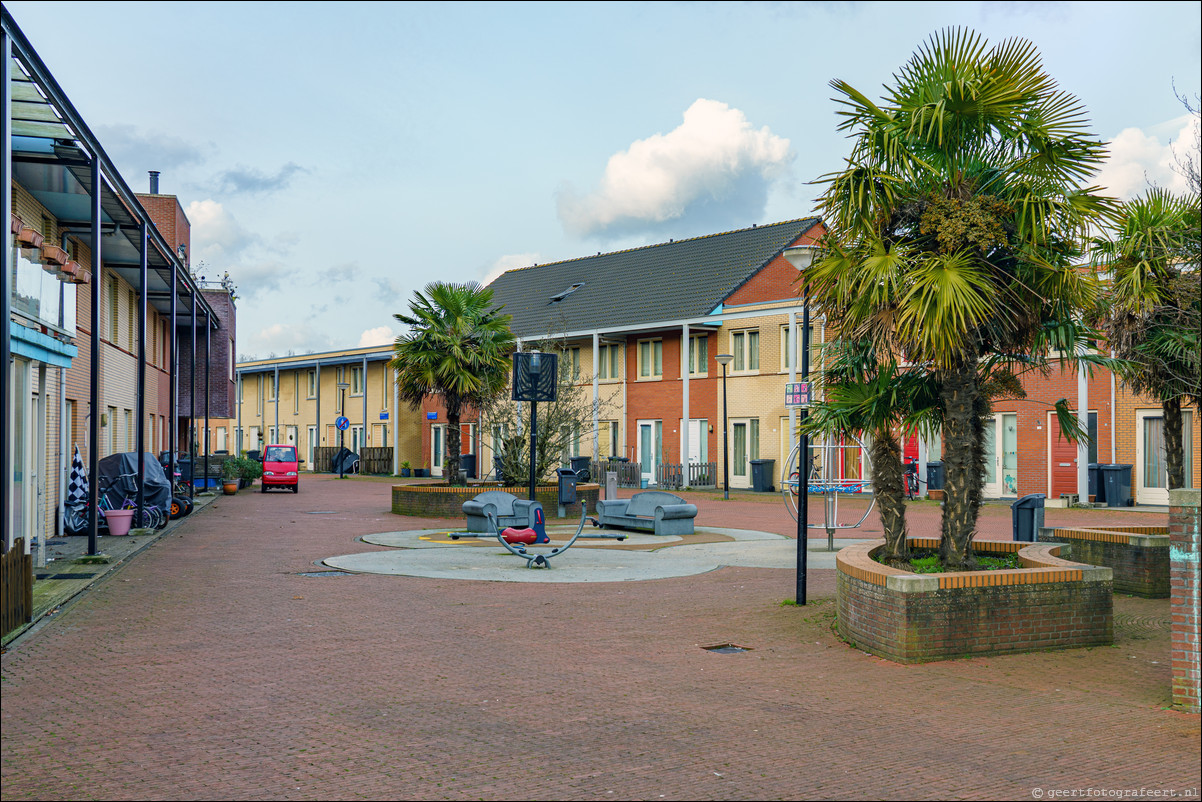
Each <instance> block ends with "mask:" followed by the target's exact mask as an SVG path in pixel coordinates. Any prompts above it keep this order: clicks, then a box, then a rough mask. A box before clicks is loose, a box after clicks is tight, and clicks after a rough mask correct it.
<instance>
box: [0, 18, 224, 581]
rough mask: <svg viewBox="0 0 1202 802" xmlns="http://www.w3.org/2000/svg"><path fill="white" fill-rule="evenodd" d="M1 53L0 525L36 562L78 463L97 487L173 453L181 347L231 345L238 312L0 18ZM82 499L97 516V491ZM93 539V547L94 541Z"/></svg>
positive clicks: (180, 233) (54, 530) (7, 541)
mask: <svg viewBox="0 0 1202 802" xmlns="http://www.w3.org/2000/svg"><path fill="white" fill-rule="evenodd" d="M0 49H2V50H3V53H0V70H2V72H3V75H2V76H0V92H2V94H3V97H2V103H0V121H2V125H0V127H2V131H0V144H3V146H4V147H3V156H2V157H0V170H2V176H0V180H2V181H3V183H4V185H5V186H6V187H7V191H6V192H4V193H3V197H2V200H3V204H4V212H3V216H4V217H7V218H8V219H9V220H10V233H9V243H8V247H6V248H5V249H4V270H3V290H2V292H0V298H2V300H3V304H4V312H3V318H4V319H6V327H5V328H4V330H3V332H2V333H0V364H2V365H5V366H7V367H6V370H4V371H0V378H2V379H3V385H2V386H0V403H2V404H3V410H2V413H0V420H2V421H3V422H4V425H3V426H0V501H2V502H3V503H2V504H0V508H2V511H0V523H2V525H3V544H4V548H5V549H6V550H7V549H9V548H11V547H12V545H13V543H14V542H15V541H16V540H17V539H18V538H22V539H24V542H25V544H26V548H27V549H30V550H33V549H34V545H35V544H37V545H38V546H44V544H45V541H46V539H47V538H49V537H51V536H54V535H55V534H58V533H59V532H60V531H61V530H60V526H61V519H62V515H61V509H62V505H63V502H64V500H65V495H66V485H67V479H68V476H69V469H70V461H71V457H72V454H73V452H74V450H75V448H76V447H78V448H79V450H80V453H81V457H82V458H83V460H84V462H85V464H86V465H87V466H88V468H89V474H90V475H91V476H95V475H96V467H97V463H98V461H99V459H100V458H101V457H103V456H106V455H108V454H113V453H118V452H129V451H142V452H154V451H158V450H169V449H170V445H171V443H172V442H173V440H174V435H175V432H176V431H177V429H176V425H175V420H176V417H177V413H178V407H177V406H176V405H175V404H174V403H173V401H174V399H175V398H176V387H177V385H178V372H177V370H176V363H175V361H174V360H173V353H175V352H176V351H178V350H179V348H180V341H181V337H180V334H181V332H187V333H188V334H191V332H193V331H195V332H197V334H193V335H191V336H192V337H193V338H195V339H196V340H197V341H201V340H204V339H206V334H205V332H206V331H207V332H208V334H207V339H208V341H209V342H212V341H213V338H214V336H219V335H215V332H218V331H219V330H223V329H222V327H223V326H224V327H226V328H228V330H229V331H230V332H231V333H230V338H231V339H232V324H233V306H232V299H230V298H229V297H228V293H215V294H217V295H224V301H223V302H222V304H224V305H225V308H223V309H222V313H223V314H224V315H225V316H226V317H225V320H224V321H223V320H222V318H221V317H220V316H219V314H218V309H217V308H215V306H214V304H213V303H211V302H210V300H209V299H208V298H206V297H205V294H204V293H203V292H202V291H201V288H200V287H199V286H198V284H197V282H196V281H195V280H194V278H193V277H192V276H191V275H190V274H189V272H188V270H187V266H186V262H185V259H186V250H187V247H188V232H187V227H186V222H187V221H186V217H184V216H183V212H182V208H180V207H179V203H178V201H176V200H175V199H174V198H171V199H170V204H169V205H170V206H171V209H172V215H173V217H175V218H177V219H178V221H179V222H181V225H178V226H174V227H173V228H172V237H171V239H170V240H168V239H167V238H166V237H165V236H164V235H163V233H162V232H161V231H160V230H159V229H158V227H157V224H159V223H160V222H163V216H162V215H157V216H156V215H155V214H151V213H150V212H148V211H147V208H146V207H145V206H143V204H142V202H141V198H145V197H148V196H145V195H143V196H139V195H138V194H137V193H135V192H133V191H132V190H131V189H130V188H129V185H128V184H127V183H126V181H125V179H124V178H123V177H122V176H121V174H120V173H119V172H118V171H117V170H116V168H115V167H114V166H113V164H112V162H111V160H110V159H109V158H108V156H107V155H106V154H105V152H104V149H103V147H102V145H101V143H100V142H99V141H98V140H97V139H96V137H95V136H94V135H93V134H92V133H91V131H90V129H89V128H88V126H87V124H86V123H85V122H84V120H83V119H82V118H81V117H80V115H79V113H78V112H77V111H76V109H75V108H74V106H73V105H72V104H71V102H70V100H69V99H68V98H67V97H66V95H65V94H64V93H63V91H62V89H61V87H59V86H58V84H57V82H56V81H55V80H54V77H53V76H52V75H51V74H50V72H49V70H48V69H47V68H46V66H45V64H44V63H43V62H42V61H41V59H40V58H39V57H38V55H37V53H36V51H35V50H34V48H33V46H32V44H31V43H30V42H29V41H28V40H27V39H26V38H25V36H24V34H23V33H22V32H21V31H20V28H19V27H18V26H17V25H16V22H15V21H14V20H13V18H12V16H11V15H10V14H9V12H8V9H7V8H5V9H4V10H3V32H2V34H0ZM174 222H176V221H173V224H174ZM222 304H218V306H222ZM214 353H215V352H214ZM206 358H207V352H206ZM187 364H189V365H191V364H192V361H191V360H190V359H189V360H188V362H187ZM196 364H197V365H201V364H205V365H207V364H208V363H207V362H204V363H202V362H200V361H198V362H196ZM206 372H211V367H210V368H208V369H206V370H198V371H197V373H198V374H204V373H206ZM229 392H230V394H232V390H231V391H229ZM90 489H91V492H92V493H93V501H94V495H95V492H96V490H97V488H96V485H95V483H92V486H91V488H90ZM90 534H91V539H92V542H93V543H94V542H95V535H96V530H95V528H94V527H93V528H92V530H91V533H90ZM35 553H38V554H39V559H40V557H41V556H44V551H43V550H41V549H39V550H38V551H37V552H35Z"/></svg>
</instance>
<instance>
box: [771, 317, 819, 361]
mask: <svg viewBox="0 0 1202 802" xmlns="http://www.w3.org/2000/svg"><path fill="white" fill-rule="evenodd" d="M801 330H802V325H801V322H800V321H798V323H797V339H798V340H801ZM780 342H781V348H780V372H781V373H788V372H789V366H790V365H791V364H792V361H793V354H794V352H796V351H797V350H799V349H798V348H797V346H798V345H800V343H798V344H796V345H795V344H794V343H792V342H790V341H789V326H788V324H785V325H783V326H781V327H780ZM821 352H822V327H821V326H810V372H811V373H813V372H816V371H817V370H818V369H819V366H820V363H819V361H818V357H819V355H820V354H821ZM797 370H798V371H800V370H801V363H800V362H798V363H797Z"/></svg>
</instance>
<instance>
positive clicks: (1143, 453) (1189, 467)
mask: <svg viewBox="0 0 1202 802" xmlns="http://www.w3.org/2000/svg"><path fill="white" fill-rule="evenodd" d="M1181 423H1182V428H1183V429H1184V432H1185V437H1184V438H1183V440H1184V442H1183V445H1184V446H1185V486H1186V487H1189V486H1190V485H1192V484H1193V481H1192V479H1193V456H1194V455H1193V450H1194V449H1193V439H1194V438H1193V428H1192V427H1193V414H1192V412H1191V410H1187V409H1183V410H1181ZM1133 473H1134V476H1132V477H1131V483H1132V484H1133V485H1135V487H1134V488H1133V489H1134V490H1135V498H1136V501H1138V502H1139V503H1140V504H1157V505H1167V504H1168V503H1169V470H1168V465H1167V463H1166V462H1165V455H1164V416H1163V413H1162V411H1161V410H1159V409H1141V410H1137V411H1136V413H1135V468H1134V471H1133Z"/></svg>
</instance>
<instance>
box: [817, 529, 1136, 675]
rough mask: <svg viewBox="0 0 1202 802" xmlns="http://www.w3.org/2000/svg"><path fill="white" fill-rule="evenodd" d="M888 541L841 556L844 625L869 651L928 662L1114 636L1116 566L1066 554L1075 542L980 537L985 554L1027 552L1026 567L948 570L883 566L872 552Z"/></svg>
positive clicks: (926, 544)
mask: <svg viewBox="0 0 1202 802" xmlns="http://www.w3.org/2000/svg"><path fill="white" fill-rule="evenodd" d="M910 543H911V545H912V546H914V547H917V548H937V547H938V543H939V542H938V540H935V539H931V538H911V540H910ZM883 546H884V541H882V540H877V541H869V542H865V543H859V544H856V545H854V546H850V547H848V548H846V549H843V550H842V551H840V552H839V554H838V555H836V563H837V567H838V574H837V602H838V624H839V632H840V634H841V635H842V636H843V637H844V638H846V639H847V640H848V641H850V642H852V643H853V644H855V646H856V647H857V648H860V649H863V650H864V651H867V652H871V653H873V654H876V655H879V656H880V657H884V658H887V659H889V660H893V661H895V662H898V663H925V662H931V661H934V660H946V659H949V658H954V657H977V656H984V655H995V654H1007V653H1012V652H1025V651H1031V650H1034V649H1059V648H1066V647H1072V646H1098V645H1103V644H1109V643H1112V642H1113V641H1114V617H1113V579H1112V576H1113V575H1112V572H1111V570H1110V569H1109V568H1098V567H1094V566H1089V565H1083V564H1080V563H1075V562H1070V561H1068V560H1064V559H1060V557H1059V556H1058V555H1059V554H1060V553H1061V551H1064V552H1067V550H1068V547H1067V546H1064V545H1060V544H1050V543H1036V544H1030V543H1028V544H1023V543H1005V542H997V543H987V542H977V543H974V544H973V548H974V549H975V550H976V551H977V552H978V553H982V554H983V553H990V552H994V553H1001V552H1011V551H1018V552H1019V558H1020V559H1021V560H1022V562H1023V565H1024V566H1026V567H1024V568H1017V569H1008V570H999V571H960V572H948V573H943V574H913V573H909V572H907V571H902V570H899V569H896V568H890V567H889V566H886V565H882V564H880V563H878V562H876V561H875V560H874V559H872V554H873V553H874V552H875V551H876V550H877V549H880V548H882V547H883Z"/></svg>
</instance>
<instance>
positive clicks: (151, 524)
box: [98, 473, 169, 529]
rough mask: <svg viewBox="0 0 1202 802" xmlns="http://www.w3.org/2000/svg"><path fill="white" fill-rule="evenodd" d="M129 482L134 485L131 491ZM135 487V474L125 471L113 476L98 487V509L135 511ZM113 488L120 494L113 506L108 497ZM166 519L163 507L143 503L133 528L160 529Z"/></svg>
mask: <svg viewBox="0 0 1202 802" xmlns="http://www.w3.org/2000/svg"><path fill="white" fill-rule="evenodd" d="M122 480H130V481H129V482H123V481H122ZM129 484H132V485H133V486H134V490H133V492H132V493H131V492H130V491H129V489H128V487H127V486H128V485H129ZM123 485H124V486H123ZM136 488H137V474H133V473H125V474H121V475H120V476H117V477H114V479H113V481H111V482H109V483H108V485H107V486H104V487H101V489H100V496H99V501H98V504H99V507H100V510H101V511H102V512H103V511H105V510H135V511H136V510H137V509H138V496H137V489H136ZM114 489H116V491H117V492H118V493H120V494H121V495H122V498H121V501H120V506H114V504H113V501H112V500H111V499H110V498H109V491H111V490H114ZM168 520H169V515H168V513H167V511H166V510H164V509H163V508H161V507H159V506H158V505H156V504H149V503H144V504H143V505H142V515H141V517H140V518H139V519H137V520H135V522H134V523H135V528H142V529H162V528H163V527H164V526H166V525H167V521H168Z"/></svg>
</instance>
